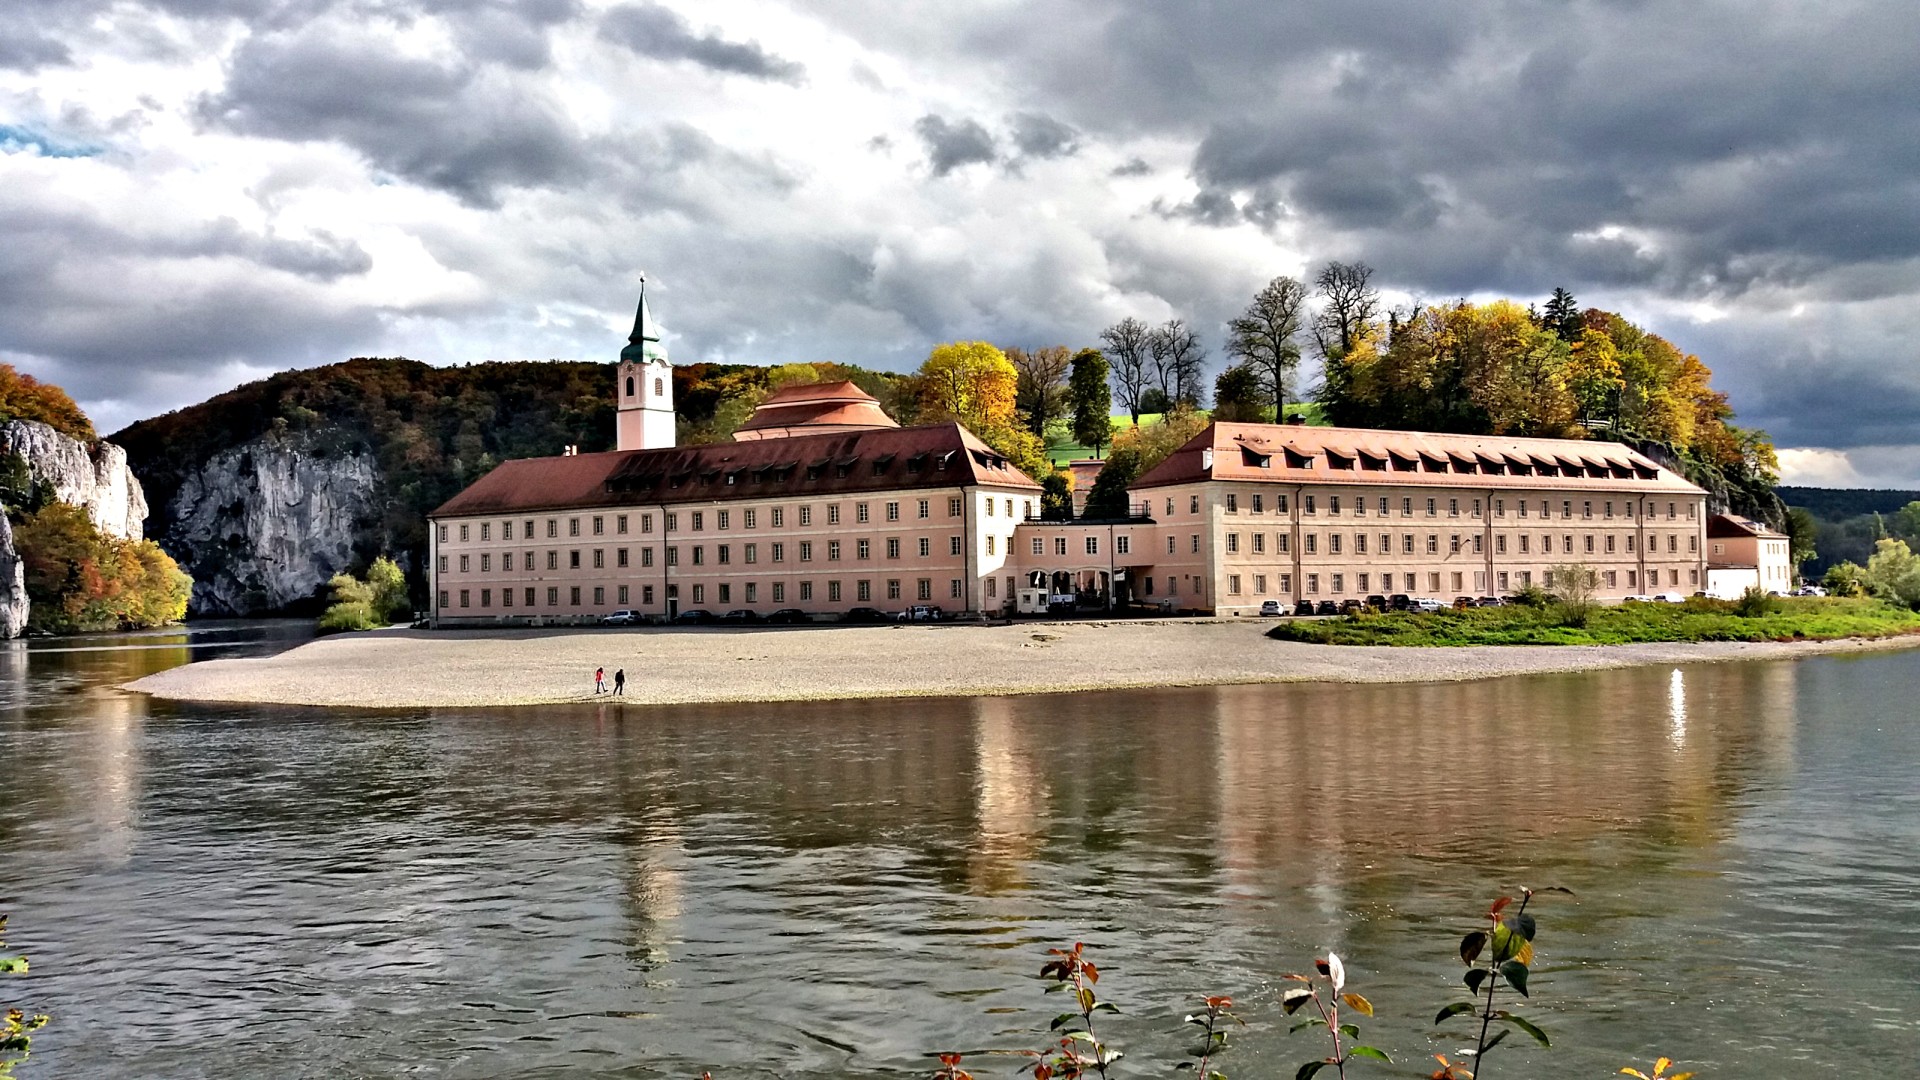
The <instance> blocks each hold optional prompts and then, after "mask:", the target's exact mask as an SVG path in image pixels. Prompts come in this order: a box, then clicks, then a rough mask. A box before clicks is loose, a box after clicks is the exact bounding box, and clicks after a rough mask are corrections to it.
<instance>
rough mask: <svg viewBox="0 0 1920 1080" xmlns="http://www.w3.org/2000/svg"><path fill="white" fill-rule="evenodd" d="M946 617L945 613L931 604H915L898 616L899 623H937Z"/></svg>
mask: <svg viewBox="0 0 1920 1080" xmlns="http://www.w3.org/2000/svg"><path fill="white" fill-rule="evenodd" d="M946 617H947V616H946V612H943V611H941V610H940V609H939V608H937V607H935V606H933V605H932V604H915V605H913V606H912V607H910V608H908V609H907V610H905V611H903V612H901V613H900V614H899V616H898V618H899V619H900V621H901V622H939V621H940V620H941V619H944V618H946Z"/></svg>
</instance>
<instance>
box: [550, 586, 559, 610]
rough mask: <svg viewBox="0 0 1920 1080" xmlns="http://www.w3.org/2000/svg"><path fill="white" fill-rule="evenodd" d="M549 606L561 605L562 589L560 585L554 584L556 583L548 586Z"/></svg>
mask: <svg viewBox="0 0 1920 1080" xmlns="http://www.w3.org/2000/svg"><path fill="white" fill-rule="evenodd" d="M547 606H548V607H559V606H560V589H559V587H558V586H554V585H549V586H547Z"/></svg>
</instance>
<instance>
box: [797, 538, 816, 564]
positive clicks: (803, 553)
mask: <svg viewBox="0 0 1920 1080" xmlns="http://www.w3.org/2000/svg"><path fill="white" fill-rule="evenodd" d="M800 561H801V562H812V561H813V541H811V540H802V541H800Z"/></svg>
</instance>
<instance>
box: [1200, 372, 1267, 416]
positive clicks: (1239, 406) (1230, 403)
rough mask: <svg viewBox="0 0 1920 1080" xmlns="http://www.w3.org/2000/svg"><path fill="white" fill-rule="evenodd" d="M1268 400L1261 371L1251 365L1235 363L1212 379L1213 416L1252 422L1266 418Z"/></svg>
mask: <svg viewBox="0 0 1920 1080" xmlns="http://www.w3.org/2000/svg"><path fill="white" fill-rule="evenodd" d="M1265 416H1266V400H1265V395H1264V394H1263V393H1262V391H1261V386H1260V375H1259V373H1258V372H1256V371H1255V370H1254V369H1253V367H1252V366H1251V365H1248V364H1235V365H1233V366H1232V367H1229V368H1226V369H1225V370H1223V371H1221V372H1220V374H1219V375H1217V376H1215V377H1214V380H1213V418H1214V419H1215V420H1225V421H1228V422H1229V423H1243V424H1251V423H1258V422H1259V421H1261V420H1263V419H1265Z"/></svg>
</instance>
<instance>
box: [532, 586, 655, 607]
mask: <svg viewBox="0 0 1920 1080" xmlns="http://www.w3.org/2000/svg"><path fill="white" fill-rule="evenodd" d="M619 595H620V599H619V600H618V601H617V602H618V603H620V604H621V605H625V604H628V603H630V602H631V601H629V600H628V599H627V587H626V586H625V585H622V586H620V590H619ZM507 606H508V607H512V606H513V597H512V595H511V594H509V595H508V597H507Z"/></svg>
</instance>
